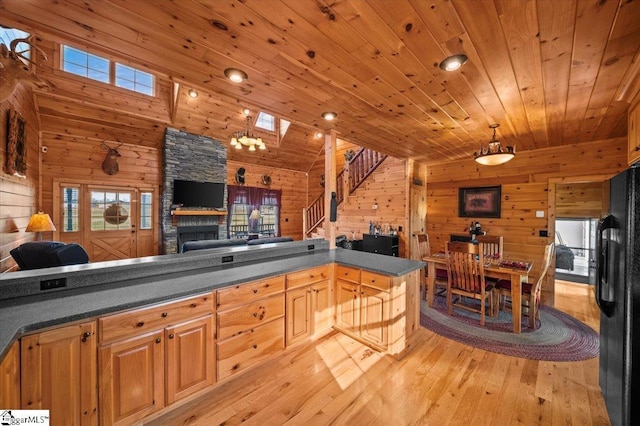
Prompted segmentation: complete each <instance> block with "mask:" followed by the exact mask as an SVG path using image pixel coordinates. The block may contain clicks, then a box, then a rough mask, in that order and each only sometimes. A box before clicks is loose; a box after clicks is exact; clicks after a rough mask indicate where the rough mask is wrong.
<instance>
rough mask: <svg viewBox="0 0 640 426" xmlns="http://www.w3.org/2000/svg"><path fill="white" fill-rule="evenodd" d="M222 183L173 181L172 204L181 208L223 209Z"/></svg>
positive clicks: (223, 187)
mask: <svg viewBox="0 0 640 426" xmlns="http://www.w3.org/2000/svg"><path fill="white" fill-rule="evenodd" d="M224 189H225V184H224V183H217V182H195V181H191V180H180V179H175V180H174V181H173V204H180V205H182V207H205V208H212V209H220V208H223V207H224Z"/></svg>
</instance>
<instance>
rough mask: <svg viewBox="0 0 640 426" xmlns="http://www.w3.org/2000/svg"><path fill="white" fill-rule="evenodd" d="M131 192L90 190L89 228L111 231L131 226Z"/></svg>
mask: <svg viewBox="0 0 640 426" xmlns="http://www.w3.org/2000/svg"><path fill="white" fill-rule="evenodd" d="M130 211H131V194H130V193H127V192H111V191H91V230H92V231H113V230H122V229H130V228H131V218H130V216H129V212H130Z"/></svg>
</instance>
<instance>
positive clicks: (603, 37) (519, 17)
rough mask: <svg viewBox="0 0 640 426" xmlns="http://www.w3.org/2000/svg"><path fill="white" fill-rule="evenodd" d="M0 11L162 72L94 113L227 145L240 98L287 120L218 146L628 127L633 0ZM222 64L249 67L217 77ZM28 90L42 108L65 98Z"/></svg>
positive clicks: (290, 147)
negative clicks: (147, 101)
mask: <svg viewBox="0 0 640 426" xmlns="http://www.w3.org/2000/svg"><path fill="white" fill-rule="evenodd" d="M0 12H1V13H0V24H2V25H6V26H15V27H17V28H21V29H24V30H26V31H30V32H33V33H35V34H37V35H38V36H39V37H40V38H41V39H43V40H44V41H49V42H56V43H67V44H70V45H73V46H76V47H79V48H86V49H90V50H92V51H94V52H96V53H99V54H100V53H102V54H105V55H107V56H109V57H112V58H114V59H116V60H119V61H121V62H124V63H131V64H133V65H135V66H137V67H140V68H142V69H145V70H149V71H151V72H153V73H155V74H156V75H158V76H159V77H160V79H163V80H164V81H165V83H166V84H165V86H163V87H164V89H165V90H164V92H166V93H165V98H166V101H165V104H166V105H164V106H163V108H156V109H162V110H163V111H165V112H164V113H157V114H151V113H148V114H146V110H142V111H141V110H140V109H139V108H138V110H137V111H136V110H135V109H133V108H127V107H126V105H131V102H129V101H122V102H115V101H110V102H103V103H100V96H87V97H86V98H85V99H83V100H82V105H83V107H84V108H85V109H84V111H91V110H92V109H93V110H95V111H96V112H95V116H97V117H100V118H101V120H104V121H107V122H109V121H110V122H111V123H112V124H113V123H115V125H118V124H119V123H123V122H126V121H127V120H123V117H133V118H134V119H135V120H139V119H140V117H143V118H144V119H146V120H151V121H152V122H154V125H155V126H157V127H163V126H164V127H166V126H171V127H176V128H181V129H185V130H186V131H189V132H192V133H197V134H203V135H207V136H212V137H213V138H216V139H219V140H221V141H225V142H226V141H228V140H229V137H230V135H231V133H232V132H233V131H236V130H241V129H242V128H243V116H242V114H241V110H242V108H244V107H248V108H250V109H251V110H253V111H256V110H262V111H266V112H269V113H271V114H274V115H276V116H278V117H283V118H286V119H288V120H290V121H292V123H293V124H292V126H291V129H290V130H289V132H287V134H286V135H285V137H284V138H283V139H282V140H281V141H280V143H279V144H278V145H277V146H276V144H275V141H274V140H273V138H272V139H271V140H269V139H268V140H267V146H268V150H267V151H266V152H256V153H248V152H247V151H246V150H243V151H241V152H236V151H234V150H231V151H230V153H229V158H230V159H232V160H237V161H245V162H250V163H257V164H263V165H273V166H276V167H284V168H289V169H296V170H303V171H307V170H309V168H310V167H311V164H312V162H313V161H314V160H315V158H316V157H317V155H318V153H319V152H320V151H321V150H322V147H323V139H322V138H320V139H318V138H314V134H315V133H316V132H317V131H320V132H325V133H326V132H329V131H330V130H335V131H336V132H338V137H340V138H342V139H346V140H348V141H350V142H352V143H355V144H358V145H361V146H366V147H369V148H372V149H375V150H378V151H380V152H383V153H385V154H388V155H391V156H394V157H397V158H413V159H416V160H418V161H421V162H424V163H427V164H433V163H441V162H446V161H451V160H457V159H463V158H469V157H470V156H471V155H472V153H473V152H474V151H475V150H477V149H478V148H479V146H480V145H481V144H483V143H485V144H486V142H487V141H489V140H490V138H491V130H490V129H489V127H488V126H489V125H490V124H492V123H499V124H500V128H499V129H498V136H499V139H500V140H501V142H502V143H503V144H508V145H513V144H515V145H516V147H517V150H518V151H523V150H531V149H537V148H544V147H552V146H558V145H567V144H573V143H579V142H584V141H591V140H600V139H608V138H614V137H621V136H625V135H626V132H627V116H626V114H627V110H628V107H629V102H630V101H631V99H632V98H633V96H635V94H636V93H637V92H638V90H639V86H640V81H639V80H640V57H639V55H640V50H639V46H640V1H637V0H636V1H631V0H618V1H614V0H408V1H403V0H377V1H376V0H369V1H364V0H335V1H325V0H240V1H232V0H174V1H161V0H50V1H46V0H0ZM457 53H464V54H466V55H467V56H468V57H469V60H468V62H467V63H466V64H465V65H464V66H463V67H462V68H461V69H459V70H458V71H454V72H446V71H443V70H441V69H440V68H439V67H438V64H439V62H440V61H442V60H443V59H444V58H445V57H447V56H449V55H452V54H457ZM229 67H235V68H239V69H242V70H244V71H245V72H246V73H247V74H248V75H249V79H248V80H247V81H245V82H243V83H240V84H234V83H232V82H230V81H229V80H227V79H226V78H225V77H224V69H225V68H229ZM58 74H59V73H58ZM52 75H55V73H52ZM174 83H175V84H179V86H178V85H174ZM54 84H55V82H54ZM190 88H195V89H197V90H198V91H199V92H200V96H199V97H198V98H196V99H190V98H189V97H188V96H187V91H188V90H189V89H190ZM176 89H178V90H177V91H175V90H176ZM174 91H175V92H174ZM37 97H38V99H39V103H40V104H41V105H42V106H43V108H45V109H48V110H47V111H48V114H50V115H55V110H56V107H55V105H60V104H61V103H63V101H64V100H65V99H67V98H68V99H67V100H68V102H71V100H70V98H71V97H67V98H65V96H63V94H62V90H52V91H50V92H49V93H45V92H41V93H38V94H37ZM173 99H175V101H173ZM152 109H153V108H152ZM74 110H78V108H69V109H68V110H66V111H65V117H64V119H65V120H72V119H73V116H74V113H73V111H74ZM324 111H335V112H337V113H338V117H337V119H336V120H334V121H333V122H327V121H325V120H324V119H322V117H321V114H322V112H324ZM78 113H79V112H78ZM84 114H86V112H84ZM109 117H112V119H111V120H109ZM86 119H88V118H86ZM52 121H55V120H52ZM122 132H123V133H126V131H125V130H123V131H122Z"/></svg>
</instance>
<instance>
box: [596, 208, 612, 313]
mask: <svg viewBox="0 0 640 426" xmlns="http://www.w3.org/2000/svg"><path fill="white" fill-rule="evenodd" d="M615 228H616V225H615V218H614V217H613V216H611V215H606V216H605V217H603V218H602V219H600V221H599V222H598V227H597V228H596V256H595V257H596V291H595V293H596V294H595V296H596V303H597V304H598V306H599V307H600V311H601V312H602V313H603V314H605V315H606V316H611V315H612V314H613V306H614V304H615V295H614V293H613V291H612V289H611V285H613V283H610V282H609V275H610V272H612V271H611V270H610V269H609V266H610V264H609V262H610V259H609V240H605V238H604V232H605V231H606V230H608V229H615ZM603 291H604V293H605V294H603Z"/></svg>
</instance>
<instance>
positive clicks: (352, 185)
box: [349, 148, 387, 195]
mask: <svg viewBox="0 0 640 426" xmlns="http://www.w3.org/2000/svg"><path fill="white" fill-rule="evenodd" d="M385 158H387V155H386V154H381V153H379V152H377V151H374V150H372V149H369V148H361V149H360V151H358V153H357V154H356V155H354V156H353V158H352V159H351V160H349V195H351V194H353V192H354V191H355V190H356V189H357V188H358V187H359V186H360V185H361V184H362V182H364V181H365V180H366V179H367V178H368V177H369V175H370V174H371V173H373V172H374V170H375V169H377V168H378V166H379V165H380V164H382V162H383V161H384V160H385Z"/></svg>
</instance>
